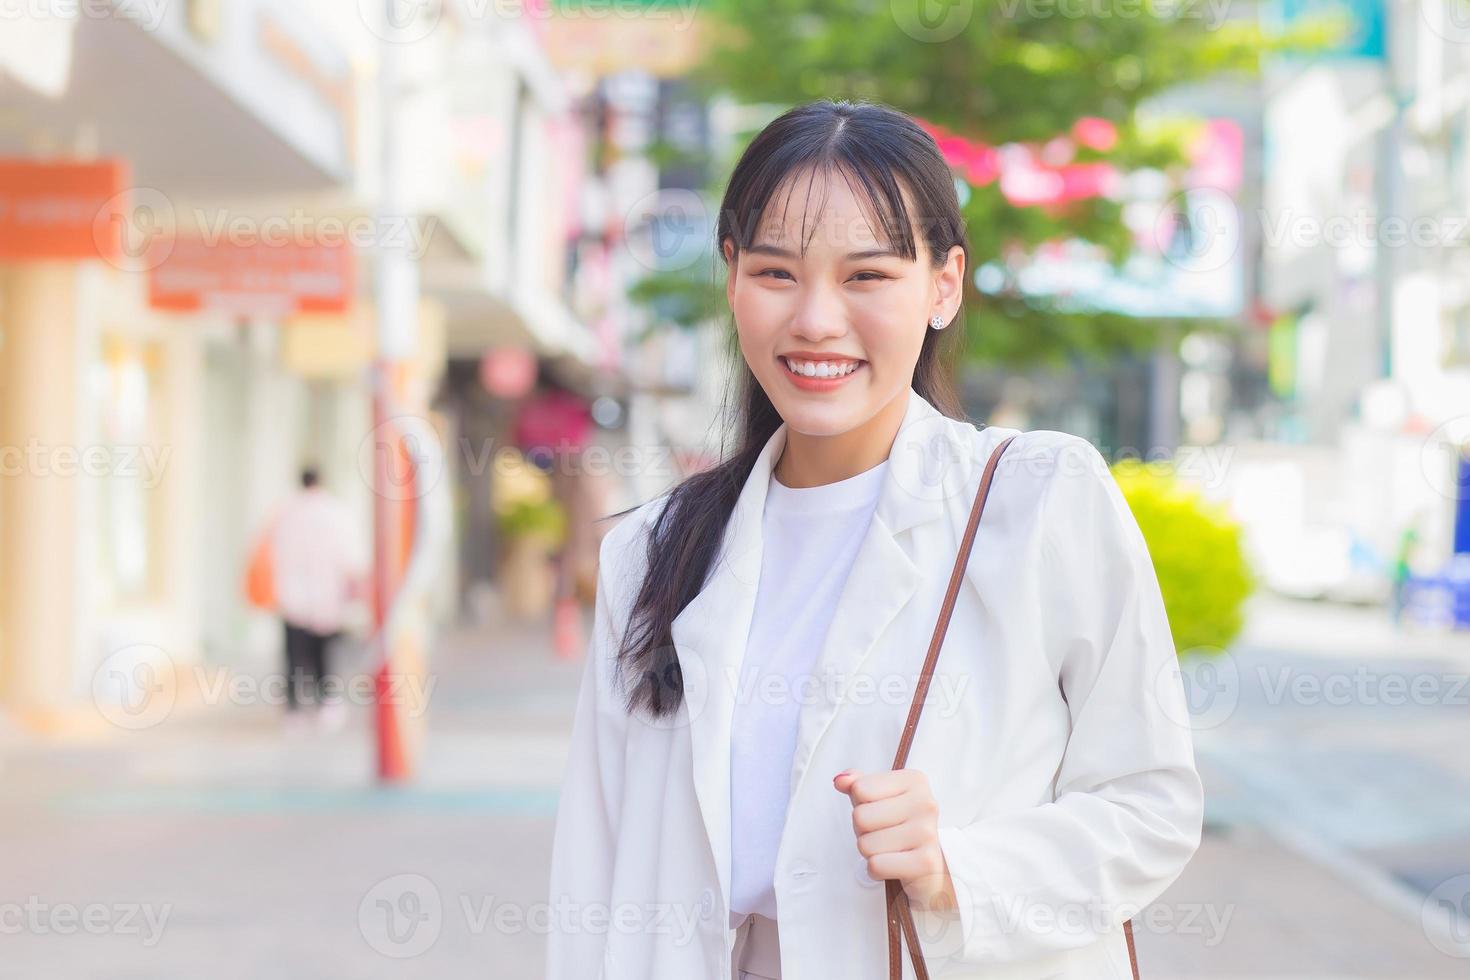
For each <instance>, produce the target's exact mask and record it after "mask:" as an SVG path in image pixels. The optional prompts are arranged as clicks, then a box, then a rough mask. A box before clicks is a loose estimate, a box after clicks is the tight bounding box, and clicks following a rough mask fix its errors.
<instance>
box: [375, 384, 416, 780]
mask: <svg viewBox="0 0 1470 980" xmlns="http://www.w3.org/2000/svg"><path fill="white" fill-rule="evenodd" d="M374 374H375V376H376V377H375V383H374V385H373V432H374V436H373V438H374V445H373V456H374V462H373V483H374V487H373V624H374V626H375V627H376V632H377V635H378V637H379V643H380V644H381V646H380V649H381V650H382V661H381V663H380V664H379V665H378V673H377V676H376V678H375V683H374V696H375V701H376V709H377V712H376V718H377V736H378V778H379V779H380V780H383V781H385V782H393V781H396V780H401V779H405V778H407V776H408V760H407V758H406V757H405V755H404V752H403V738H402V732H400V731H399V728H398V714H397V711H396V706H395V705H394V704H393V702H392V697H391V695H392V693H393V686H392V677H393V664H394V658H393V648H392V646H391V643H390V638H389V636H388V634H387V633H386V632H385V627H386V625H387V622H388V611H389V610H390V609H391V608H392V605H393V597H394V595H395V594H396V592H397V589H398V574H399V556H400V555H401V554H402V548H401V542H399V541H398V534H397V531H398V529H399V526H400V525H399V522H398V521H397V520H396V518H397V516H398V515H397V514H396V512H395V508H396V507H398V506H401V504H400V503H399V501H398V500H397V499H395V498H396V496H397V495H396V494H394V493H393V491H392V489H391V488H392V477H393V474H392V471H391V470H390V469H389V467H391V466H393V465H394V464H395V462H397V460H398V457H399V453H400V448H401V447H400V445H399V434H398V432H397V431H396V430H395V428H394V427H393V426H392V425H391V424H389V421H388V417H387V416H388V406H389V404H390V395H389V391H388V388H389V385H390V383H391V372H390V370H389V365H388V362H387V361H383V360H380V361H378V363H377V364H376V365H375V368H374ZM409 476H410V479H411V478H413V476H414V474H412V473H410V474H409Z"/></svg>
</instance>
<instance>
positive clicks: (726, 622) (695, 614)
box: [671, 388, 975, 908]
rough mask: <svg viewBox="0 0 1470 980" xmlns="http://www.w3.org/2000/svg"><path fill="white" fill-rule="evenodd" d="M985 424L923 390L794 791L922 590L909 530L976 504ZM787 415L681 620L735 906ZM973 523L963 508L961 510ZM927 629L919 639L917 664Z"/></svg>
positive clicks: (855, 580) (837, 621)
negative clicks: (762, 587)
mask: <svg viewBox="0 0 1470 980" xmlns="http://www.w3.org/2000/svg"><path fill="white" fill-rule="evenodd" d="M974 432H975V429H974V427H973V426H972V425H970V424H969V423H967V422H963V421H959V420H956V419H951V418H949V417H948V416H946V415H944V414H943V413H941V412H940V411H939V410H938V409H936V408H935V407H934V406H933V405H931V404H930V403H929V402H928V401H927V400H926V399H925V398H923V397H922V396H921V395H920V394H919V393H918V392H917V391H915V390H914V389H913V388H910V389H909V393H908V404H907V406H906V409H905V412H904V417H903V420H902V422H901V423H900V425H899V430H898V433H897V435H896V436H895V438H894V442H893V446H892V449H891V450H890V452H889V457H888V472H887V474H886V475H885V477H884V482H883V484H882V486H881V488H880V490H879V496H878V501H877V504H876V507H875V509H874V512H873V520H872V522H871V524H870V525H869V527H868V530H867V532H866V534H865V536H864V538H863V541H862V542H861V544H860V545H859V549H858V553H857V557H856V560H855V561H854V563H853V567H852V571H851V572H850V573H849V575H848V578H847V581H846V583H845V584H844V587H843V591H842V594H841V597H840V598H839V600H838V609H837V612H836V614H835V615H834V616H833V619H832V624H831V626H830V628H829V630H828V633H827V637H826V640H825V642H824V644H823V648H822V650H821V652H820V654H819V656H818V661H817V667H816V671H817V673H818V675H819V676H830V677H832V678H834V679H835V681H836V683H835V684H833V685H832V686H831V687H830V689H831V690H832V691H833V692H834V694H835V695H836V696H835V697H834V698H833V699H832V700H831V701H814V702H809V703H807V704H805V705H803V706H802V709H801V716H800V722H799V728H798V734H797V744H796V751H795V758H794V759H793V764H792V771H791V791H792V794H793V795H794V794H795V792H796V790H797V787H798V786H799V784H800V781H801V778H802V776H803V775H804V774H805V771H806V764H807V762H808V760H809V759H810V758H811V756H812V752H813V750H814V749H815V747H816V744H817V742H818V740H819V739H820V738H821V737H822V734H823V733H824V732H825V731H826V730H827V727H828V725H829V724H830V722H831V720H832V716H833V715H834V714H835V712H836V711H837V708H838V705H840V704H841V703H842V701H843V700H844V698H843V696H842V695H843V693H844V692H845V690H846V685H847V684H848V683H849V682H850V681H851V680H852V677H853V676H854V674H855V672H856V671H858V670H859V669H860V666H861V663H862V661H863V660H864V659H866V657H867V655H868V654H869V653H870V652H871V651H872V649H873V647H874V644H875V642H876V640H877V638H878V636H879V634H880V633H881V632H882V630H883V629H884V627H886V626H887V625H888V624H889V623H890V622H891V621H892V620H893V618H894V617H895V616H896V615H897V614H898V612H899V610H900V609H901V608H902V607H903V606H904V604H906V603H907V602H908V600H909V598H910V597H911V596H912V595H913V593H914V592H915V591H916V590H917V589H918V586H919V583H920V581H921V578H922V576H921V574H920V570H919V568H918V567H917V565H916V564H915V563H914V561H913V559H912V558H911V557H910V555H909V552H908V551H907V550H906V547H905V544H904V543H903V542H902V541H901V536H902V535H903V532H905V531H907V530H909V529H911V528H913V527H915V526H917V525H919V524H923V523H925V522H927V521H932V520H936V519H938V518H940V517H942V516H944V515H945V514H947V513H949V512H950V511H951V509H952V508H955V507H958V508H960V509H961V510H963V511H967V510H968V506H969V491H968V490H967V489H966V487H967V482H972V481H967V476H968V475H969V473H970V471H971V470H972V468H973V466H974V464H975V460H974V453H975V440H974V439H973V435H974ZM786 433H787V427H786V423H784V422H783V423H782V424H781V425H780V426H779V427H778V428H777V429H776V431H775V432H774V433H773V434H772V435H771V437H770V438H769V439H768V440H767V441H766V444H765V446H764V448H763V449H762V450H761V453H760V455H759V456H758V457H757V458H756V461H755V464H754V466H752V467H751V472H750V476H749V477H748V478H747V479H746V481H745V483H744V485H743V487H742V488H741V492H740V495H739V497H738V498H737V500H736V503H735V507H734V510H733V512H732V514H731V516H730V520H729V523H728V524H727V526H726V531H725V537H724V539H723V541H722V546H721V549H720V551H719V553H718V556H717V558H716V560H715V562H714V567H713V568H712V570H711V572H710V574H709V577H708V578H707V579H706V582H705V585H704V588H703V589H701V591H700V592H699V594H698V595H696V596H695V598H694V599H693V600H691V601H690V602H689V604H688V605H687V606H685V608H684V609H683V610H682V611H681V612H680V613H679V614H678V615H677V616H676V617H675V618H674V620H673V623H672V625H671V636H672V638H673V642H674V647H675V650H676V652H677V655H678V659H679V664H680V668H681V670H682V673H683V682H684V707H683V709H682V712H683V713H682V714H681V719H682V721H683V722H684V723H687V724H688V725H689V728H690V741H691V745H692V766H693V771H692V773H691V777H692V779H693V781H694V787H695V793H696V796H697V797H698V799H699V804H700V810H701V815H702V817H703V819H704V822H705V828H706V831H707V832H708V834H709V840H710V845H711V848H712V850H713V853H714V856H715V863H716V867H717V869H718V872H719V877H720V882H721V886H722V887H723V889H724V895H725V899H726V908H728V902H729V895H730V866H729V861H730V855H729V851H730V846H729V840H730V824H729V821H730V795H729V793H730V755H729V746H730V731H731V720H732V718H733V715H734V709H735V704H736V697H737V694H740V693H743V692H747V691H749V690H751V685H750V684H748V683H744V684H743V683H742V680H743V679H742V678H741V677H740V664H741V661H742V659H743V657H744V652H745V644H746V638H747V635H748V633H749V630H750V623H751V618H752V615H753V613H754V608H755V599H756V592H757V586H758V585H759V582H760V573H761V553H762V520H763V517H764V510H765V500H766V491H767V488H768V487H769V485H770V479H771V471H772V470H773V469H774V467H775V464H776V461H777V460H779V459H780V455H781V451H782V449H783V448H784V447H785V444H786ZM961 520H962V517H961ZM926 640H927V637H917V638H915V640H914V643H915V651H914V656H915V658H916V659H915V668H914V669H915V671H917V670H918V664H919V662H920V661H922V659H923V654H924V650H923V645H924V643H925V642H926Z"/></svg>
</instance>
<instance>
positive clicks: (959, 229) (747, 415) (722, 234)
mask: <svg viewBox="0 0 1470 980" xmlns="http://www.w3.org/2000/svg"><path fill="white" fill-rule="evenodd" d="M807 172H810V173H811V174H812V175H813V176H814V177H815V175H816V174H818V173H822V174H834V173H835V174H838V175H840V176H842V177H843V178H844V179H846V180H847V181H848V182H849V184H851V183H852V182H853V181H854V180H855V181H857V183H858V186H860V187H861V190H862V192H863V193H862V197H864V198H865V199H866V200H867V202H868V203H869V204H870V205H871V206H872V210H873V212H874V213H875V214H876V215H877V218H878V222H879V224H880V225H881V232H882V234H883V235H884V236H886V239H887V244H888V246H889V247H890V248H892V249H894V251H896V252H897V253H898V254H899V255H901V256H903V257H904V258H905V259H907V260H909V261H915V260H917V258H918V249H919V241H918V239H917V237H916V235H915V234H914V232H915V229H916V228H917V230H918V231H919V232H920V234H921V235H922V237H923V244H924V245H926V246H927V247H928V250H929V257H930V262H931V265H932V266H933V267H934V268H935V269H938V268H939V267H940V266H942V265H943V264H944V261H945V259H946V258H947V257H948V256H949V251H950V249H951V248H953V247H954V246H956V245H958V246H960V247H961V248H962V249H964V252H965V260H966V261H965V268H966V270H968V269H969V268H970V264H969V256H970V250H969V244H968V243H967V242H966V240H965V229H964V220H963V218H962V217H961V215H960V206H959V200H958V198H957V196H956V194H955V185H954V176H953V174H952V173H951V171H950V168H949V166H948V165H947V164H946V163H945V162H944V158H943V157H942V156H941V155H940V152H939V147H938V146H936V145H935V143H934V140H933V138H932V137H930V136H929V134H928V133H926V132H924V130H923V129H921V128H920V127H919V126H918V125H917V124H916V123H915V122H914V121H913V120H912V119H910V118H909V117H908V116H906V115H904V114H903V113H902V112H899V111H898V110H896V109H892V108H889V107H888V106H884V105H879V104H875V103H869V102H846V101H833V100H822V101H818V102H811V103H808V104H806V105H801V106H797V107H796V108H794V109H791V110H789V111H787V112H786V113H784V114H783V115H781V116H780V117H779V118H777V119H775V120H774V121H772V122H771V123H770V124H769V125H767V126H766V127H765V128H764V129H763V130H761V132H760V133H759V134H758V135H757V136H756V137H755V139H754V140H752V141H751V143H750V145H749V146H748V147H746V149H745V152H744V153H743V154H742V155H741V157H740V160H739V162H738V163H737V164H736V166H735V169H734V170H733V171H732V172H731V175H730V181H729V184H728V185H727V187H726V190H725V196H724V201H723V202H722V203H721V206H720V215H719V222H718V226H717V230H716V236H715V246H716V252H718V253H719V254H720V256H721V258H722V259H723V258H724V243H725V242H726V241H729V242H731V243H732V244H733V253H734V255H736V256H738V255H739V254H740V252H741V251H743V250H744V249H746V248H748V247H750V245H751V244H752V240H753V238H754V235H755V233H756V230H757V229H758V228H759V227H760V223H761V217H762V215H763V214H764V213H765V209H766V207H767V205H768V203H769V202H770V200H771V197H772V196H773V195H774V194H775V193H776V191H777V189H778V188H779V187H780V186H781V185H782V182H783V181H785V180H786V178H787V177H789V176H792V175H794V174H798V173H807ZM901 187H902V188H904V189H906V190H907V191H908V193H909V195H910V198H911V200H912V201H913V203H914V206H915V207H916V208H917V209H918V214H911V213H910V211H909V208H908V207H907V206H906V205H905V202H904V199H903V194H902V191H901V189H900V188H901ZM854 191H855V192H856V191H857V187H854ZM875 231H878V229H876V228H875ZM804 245H805V243H803V247H804ZM958 320H959V318H958V317H956V323H955V327H957V326H958ZM915 327H916V328H917V327H918V324H915ZM955 327H951V328H950V329H948V330H928V329H926V330H925V331H924V333H925V336H924V344H923V347H922V349H921V350H920V351H919V359H918V361H917V363H916V364H915V365H914V376H913V381H912V387H913V389H914V390H915V391H916V392H918V393H919V394H920V395H922V396H923V397H924V398H925V399H927V400H928V401H929V402H930V403H931V404H933V405H934V407H935V408H937V409H939V411H941V412H943V413H944V414H945V415H948V416H950V417H952V418H963V417H964V410H963V408H962V407H961V404H960V399H959V397H958V395H957V394H956V392H955V388H954V383H953V380H952V379H951V377H950V372H949V369H948V367H947V366H946V364H945V361H946V360H948V358H947V357H945V356H943V353H944V352H941V351H940V350H939V349H938V344H939V341H940V339H941V337H942V336H945V335H947V336H949V337H953V341H951V343H953V342H954V341H959V340H960V338H958V337H957V336H955V335H956V334H958V333H959V331H958V330H957V329H955ZM732 346H733V345H732ZM736 351H737V353H736V354H735V357H736V359H737V360H738V361H739V362H740V367H739V369H738V374H739V377H738V379H737V381H736V382H735V385H734V387H735V388H736V390H737V391H736V405H735V417H734V419H733V426H732V427H733V429H734V430H735V432H736V433H737V434H738V442H737V444H736V447H735V449H734V451H733V452H732V453H730V454H729V455H728V456H727V457H726V458H725V459H724V460H723V461H722V462H720V463H718V464H717V465H715V466H714V467H712V468H710V469H707V470H704V471H703V472H700V473H696V474H694V475H692V476H690V477H687V478H686V479H684V480H683V481H682V482H680V483H679V484H678V485H677V486H675V487H674V488H673V489H672V490H670V491H669V492H668V494H667V496H668V500H667V502H666V503H665V505H664V507H663V509H662V510H661V511H660V512H659V514H658V517H657V518H656V519H655V520H654V522H653V523H652V525H651V528H650V534H649V536H648V544H647V570H646V572H645V574H644V578H643V582H642V585H641V586H640V587H639V589H638V593H637V597H636V598H635V600H634V602H633V606H632V609H631V610H630V612H629V617H628V628H627V630H626V631H625V633H624V635H623V637H622V639H621V641H620V646H619V649H618V654H617V666H618V670H619V672H620V673H621V675H622V678H623V687H624V690H625V691H626V692H627V701H628V709H629V711H636V710H639V709H643V710H646V711H648V712H649V713H650V714H651V715H652V716H653V717H655V718H658V717H666V716H669V715H672V714H673V713H674V712H675V711H676V710H677V709H678V707H679V703H680V701H681V700H682V699H683V693H684V685H683V676H682V674H681V672H680V669H679V661H678V658H677V657H676V655H675V652H674V645H673V639H672V636H671V634H670V625H671V624H672V622H673V620H674V617H675V616H677V615H678V614H679V612H680V610H682V609H683V608H684V607H685V606H686V605H688V604H689V601H690V600H691V599H693V598H694V597H695V596H696V595H698V594H699V592H700V590H701V589H702V588H703V586H704V582H705V579H706V578H707V577H708V575H709V572H710V568H711V565H712V564H713V562H714V560H715V557H716V556H717V555H718V553H719V549H720V545H721V543H722V541H723V540H724V533H725V527H726V524H727V523H728V522H729V520H730V515H731V513H732V512H733V511H734V509H735V502H736V500H737V499H738V498H739V496H740V492H741V489H742V488H743V487H744V485H745V481H746V479H747V478H748V477H749V476H750V472H751V470H752V469H753V468H754V466H755V461H756V458H757V457H758V456H759V455H760V453H761V450H762V449H763V448H764V447H765V444H766V442H767V441H768V440H769V439H770V437H771V435H772V434H773V433H775V431H776V429H777V428H779V427H780V425H781V421H782V420H781V416H780V415H779V414H778V413H777V411H776V408H775V406H773V405H772V404H771V400H770V399H769V398H768V397H767V396H766V393H765V391H764V389H762V388H761V386H760V384H759V383H758V382H757V381H756V378H755V375H754V374H753V373H752V372H751V370H750V365H749V364H747V363H745V360H744V358H742V357H740V356H739V354H738V347H736ZM622 513H627V511H624V512H622ZM613 516H617V515H613Z"/></svg>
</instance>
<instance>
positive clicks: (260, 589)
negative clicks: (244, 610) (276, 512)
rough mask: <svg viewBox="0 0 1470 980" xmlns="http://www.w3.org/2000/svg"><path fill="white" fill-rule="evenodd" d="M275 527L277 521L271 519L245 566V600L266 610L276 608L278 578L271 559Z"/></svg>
mask: <svg viewBox="0 0 1470 980" xmlns="http://www.w3.org/2000/svg"><path fill="white" fill-rule="evenodd" d="M275 528H276V522H275V521H271V523H270V524H269V525H268V526H267V527H266V529H265V531H264V532H263V533H262V534H261V535H260V538H259V539H258V540H257V541H256V542H255V547H254V548H253V549H252V550H251V552H250V563H249V565H247V566H246V568H245V601H246V602H248V603H250V604H251V605H252V606H254V607H255V608H256V609H262V610H265V611H270V610H273V609H275V608H276V579H275V572H274V571H273V569H272V560H271V559H272V557H273V556H272V554H271V538H272V536H273V534H272V532H274V531H275Z"/></svg>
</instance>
